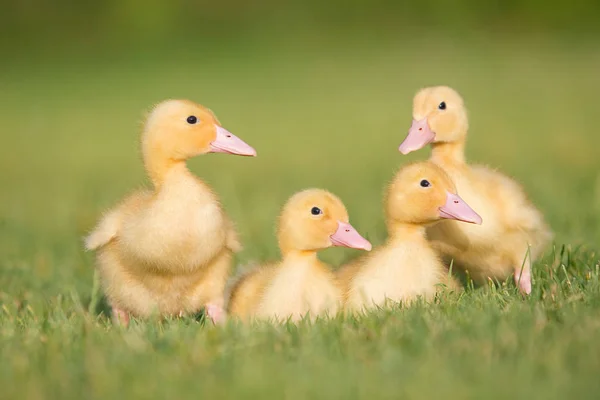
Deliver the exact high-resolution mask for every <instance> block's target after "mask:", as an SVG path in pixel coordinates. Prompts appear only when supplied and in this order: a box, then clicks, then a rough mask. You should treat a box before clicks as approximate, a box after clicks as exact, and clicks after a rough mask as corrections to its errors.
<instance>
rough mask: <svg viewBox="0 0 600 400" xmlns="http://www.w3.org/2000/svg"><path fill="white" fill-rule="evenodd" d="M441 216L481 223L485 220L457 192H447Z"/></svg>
mask: <svg viewBox="0 0 600 400" xmlns="http://www.w3.org/2000/svg"><path fill="white" fill-rule="evenodd" d="M440 217H442V218H447V219H455V220H458V221H463V222H470V223H472V224H477V225H481V223H482V222H483V220H482V219H481V216H480V215H479V214H477V213H476V212H475V211H474V210H473V209H472V208H471V207H469V205H468V204H467V203H465V201H464V200H463V199H461V198H460V196H459V195H457V194H452V193H450V192H446V204H444V205H443V206H442V207H440Z"/></svg>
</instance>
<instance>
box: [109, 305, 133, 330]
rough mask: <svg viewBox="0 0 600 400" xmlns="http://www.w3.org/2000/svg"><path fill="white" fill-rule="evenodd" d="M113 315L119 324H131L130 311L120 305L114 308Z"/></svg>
mask: <svg viewBox="0 0 600 400" xmlns="http://www.w3.org/2000/svg"><path fill="white" fill-rule="evenodd" d="M112 315H113V319H114V320H115V322H116V323H117V324H119V325H123V326H128V325H129V313H128V312H127V311H125V310H122V309H120V308H119V307H113V308H112Z"/></svg>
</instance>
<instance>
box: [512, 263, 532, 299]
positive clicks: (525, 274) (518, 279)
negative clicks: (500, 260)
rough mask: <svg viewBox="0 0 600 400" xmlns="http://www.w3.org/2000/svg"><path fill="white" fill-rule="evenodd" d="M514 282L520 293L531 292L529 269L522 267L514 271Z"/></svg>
mask: <svg viewBox="0 0 600 400" xmlns="http://www.w3.org/2000/svg"><path fill="white" fill-rule="evenodd" d="M515 284H516V285H517V287H518V288H519V290H520V291H521V293H525V294H530V293H531V271H530V270H529V269H523V271H522V272H521V270H520V269H519V270H517V271H515Z"/></svg>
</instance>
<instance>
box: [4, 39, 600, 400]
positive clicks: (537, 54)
mask: <svg viewBox="0 0 600 400" xmlns="http://www.w3.org/2000/svg"><path fill="white" fill-rule="evenodd" d="M310 43H312V42H310ZM377 43H379V45H378V46H376V47H373V46H371V44H370V43H367V41H362V42H361V41H357V42H354V43H350V42H348V43H346V44H344V45H343V46H340V45H338V44H337V43H333V42H327V41H323V42H321V43H320V44H318V45H316V44H315V45H314V46H311V45H299V44H298V43H297V42H292V43H286V42H284V41H283V40H282V41H280V43H279V44H277V42H275V44H273V46H271V47H265V48H263V49H262V50H261V49H260V46H254V47H251V48H248V49H241V48H233V49H229V50H230V51H228V50H227V49H220V50H218V51H217V50H215V49H208V50H206V51H205V53H202V49H198V48H192V49H190V50H189V51H187V52H181V51H176V50H174V51H172V52H170V53H159V52H156V54H149V53H141V52H140V53H139V54H132V55H124V56H123V55H122V56H118V57H117V56H114V57H113V58H104V59H101V57H96V58H85V57H83V56H81V57H57V58H55V59H47V60H45V61H35V62H33V61H31V62H24V61H21V62H16V61H15V62H13V63H12V64H6V65H5V66H4V67H3V69H2V71H1V72H2V73H1V74H0V103H1V104H2V118H1V121H2V129H1V132H2V133H1V138H2V141H1V144H0V188H1V190H0V268H1V270H0V271H1V272H0V303H1V306H0V307H1V309H0V360H2V362H0V387H1V388H2V390H1V393H2V394H1V395H0V397H1V398H7V399H8V398H20V399H38V398H90V399H94V398H110V397H111V396H117V397H123V398H124V397H128V398H252V397H256V398H276V399H277V398H286V399H300V398H339V399H351V398H380V397H381V398H383V397H386V398H424V399H425V398H438V397H441V396H445V397H447V398H452V399H454V398H456V399H465V398H515V397H518V398H529V399H530V398H541V399H550V398H557V399H558V398H567V397H573V398H595V397H597V392H598V390H599V389H600V381H599V380H598V371H599V370H600V341H598V337H600V336H599V335H600V283H599V280H600V261H599V259H600V257H599V255H598V251H599V250H600V246H599V243H600V229H599V227H600V159H599V158H598V148H599V146H600V135H598V132H597V127H598V126H599V123H600V119H599V113H598V109H597V107H598V97H597V94H598V93H599V92H600V80H599V79H597V71H598V70H600V48H598V47H597V46H587V45H585V44H578V45H577V46H574V45H573V46H567V45H565V44H558V43H553V42H550V41H533V40H529V41H528V40H523V41H522V42H509V41H502V42H501V41H497V40H495V41H485V42H484V41H480V42H478V41H477V40H471V41H470V42H460V41H453V40H451V39H443V38H438V39H436V40H417V41H414V42H412V44H410V45H409V44H407V43H404V42H401V43H393V44H387V43H386V42H377ZM334 44H335V45H334ZM440 83H444V84H449V85H451V86H454V87H455V88H457V89H458V90H459V91H460V92H461V93H462V94H463V95H464V97H465V99H466V102H467V105H468V107H469V110H470V119H471V135H470V137H469V142H468V155H469V158H470V159H471V160H473V161H477V162H485V163H487V164H490V165H493V166H497V167H499V168H500V169H501V170H503V171H504V172H506V173H508V174H510V175H512V176H514V177H516V178H517V179H518V180H519V181H521V182H522V183H523V184H524V185H525V187H526V188H527V191H528V193H529V194H530V196H531V198H532V199H533V200H534V202H535V203H536V204H537V205H538V206H539V207H540V208H541V209H542V210H543V212H544V213H545V215H546V217H547V219H548V221H549V222H550V224H551V226H552V227H553V229H554V231H555V232H556V244H555V246H554V248H553V249H549V250H548V253H547V254H546V256H545V257H544V258H543V259H542V260H540V261H539V262H538V263H536V264H535V271H534V278H535V283H534V289H533V293H532V295H531V296H530V297H529V298H526V299H524V298H522V297H521V296H519V295H518V294H517V292H516V290H515V288H514V285H513V284H512V283H508V284H506V285H504V286H501V287H499V288H497V289H496V288H479V289H468V290H467V291H466V292H465V293H464V294H462V295H461V296H449V297H447V298H443V299H441V300H440V301H439V302H437V303H436V304H432V305H420V306H415V307H413V308H410V309H395V310H381V311H380V312H376V313H373V314H371V315H368V316H365V317H361V318H358V319H353V318H348V319H342V318H338V319H336V320H333V321H318V322H317V323H315V324H314V325H311V324H309V323H301V324H299V325H298V326H293V325H286V326H280V327H275V326H269V325H255V326H251V327H242V326H237V325H235V324H230V325H227V326H225V327H212V326H209V325H204V324H203V323H202V321H196V320H192V319H185V320H173V321H166V322H163V323H159V322H135V323H133V324H132V326H131V327H130V328H128V329H120V328H118V327H115V326H113V325H112V324H111V323H110V322H109V321H108V320H107V319H106V318H105V317H104V316H103V315H97V314H96V313H91V314H90V313H88V311H87V309H88V305H89V302H90V299H91V293H92V281H93V279H92V277H93V270H94V269H93V255H92V254H87V253H84V252H83V251H82V243H81V238H82V236H83V235H84V234H85V233H86V232H87V231H88V230H89V229H91V228H92V226H93V225H94V223H95V222H96V221H97V219H98V218H99V216H100V213H101V212H102V211H103V210H104V209H106V208H108V207H110V206H111V205H113V204H114V203H115V202H116V201H118V200H119V199H120V198H121V197H122V196H123V195H124V194H125V193H127V192H128V191H129V190H131V189H133V188H135V187H138V186H139V185H142V184H143V183H144V180H145V177H144V171H143V169H142V165H141V162H140V158H139V153H138V149H137V140H138V139H137V138H138V131H139V122H140V120H141V117H142V111H143V110H144V109H147V108H148V107H149V106H150V105H151V104H152V103H154V102H157V101H160V100H162V99H164V98H167V97H188V98H191V99H194V100H196V101H199V102H202V103H204V104H206V105H208V106H209V107H211V108H212V109H213V110H214V111H215V112H216V114H217V115H218V117H219V118H220V120H221V122H222V123H223V124H224V126H225V127H227V128H228V129H229V130H231V131H232V132H234V133H235V134H236V135H238V136H240V137H241V138H243V139H244V140H246V141H247V142H248V143H250V144H252V145H253V146H254V147H255V148H256V149H257V150H258V153H259V156H258V157H257V158H256V159H246V158H241V157H237V158H236V157H230V156H224V155H215V156H207V157H202V158H199V159H197V160H193V161H192V162H191V167H192V169H193V170H194V171H195V172H196V173H197V174H198V175H200V176H201V177H203V178H205V179H206V180H207V181H208V182H209V183H210V184H211V185H213V187H214V188H215V189H216V190H217V192H218V193H219V194H220V196H221V198H222V201H223V203H224V206H225V208H226V209H227V211H228V213H229V214H230V215H231V216H232V218H233V219H234V220H235V221H236V222H237V224H238V226H239V231H240V234H241V236H242V239H243V242H244V245H245V249H244V250H243V251H242V252H241V254H240V255H239V257H238V260H237V261H238V262H239V263H245V262H250V261H260V260H267V259H272V258H275V257H277V256H278V251H277V247H276V242H275V238H274V236H273V233H274V220H275V216H276V215H277V213H278V211H279V208H280V207H281V205H282V204H283V202H284V201H285V200H286V198H287V197H288V196H289V195H291V194H292V193H294V192H295V191H298V190H301V189H303V188H306V187H313V186H316V187H323V188H327V189H329V190H331V191H333V192H334V193H336V194H338V195H339V196H340V197H341V198H342V199H343V200H344V201H345V204H346V206H347V207H348V210H349V213H350V218H351V221H352V223H353V224H354V225H355V226H356V227H357V228H358V230H359V231H360V232H362V233H365V234H366V236H367V237H368V238H369V239H370V240H372V241H373V242H374V244H380V243H381V242H382V241H383V239H384V237H385V229H384V223H383V220H382V209H381V193H382V189H383V187H384V184H385V183H386V182H387V181H388V180H389V179H390V178H391V176H392V174H393V172H394V170H395V169H396V168H398V167H399V166H400V165H402V164H404V163H406V162H407V161H409V160H416V159H423V158H426V157H427V152H424V151H422V152H419V153H417V154H414V155H411V156H409V157H403V156H401V155H400V154H399V153H398V151H397V146H398V144H399V143H400V141H401V140H402V138H403V137H404V134H405V133H406V131H407V129H408V126H409V124H410V119H411V117H410V103H411V101H412V96H413V94H414V92H415V91H416V90H417V89H418V88H419V87H421V86H425V85H431V84H440ZM499 240H501V238H499ZM356 254H357V253H355V252H353V251H349V250H348V251H347V250H342V249H332V250H328V251H325V252H323V254H322V258H323V259H325V260H326V261H328V262H331V263H332V264H333V265H335V266H339V265H340V264H341V263H342V262H343V261H344V260H347V259H349V258H351V257H353V256H355V255H356Z"/></svg>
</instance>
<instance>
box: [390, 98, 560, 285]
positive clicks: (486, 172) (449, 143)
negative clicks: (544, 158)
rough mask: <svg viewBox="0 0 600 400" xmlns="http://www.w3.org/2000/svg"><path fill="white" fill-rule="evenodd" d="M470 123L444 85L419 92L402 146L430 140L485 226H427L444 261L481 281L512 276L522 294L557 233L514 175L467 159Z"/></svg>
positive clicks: (403, 150)
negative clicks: (468, 161)
mask: <svg viewBox="0 0 600 400" xmlns="http://www.w3.org/2000/svg"><path fill="white" fill-rule="evenodd" d="M468 128H469V123H468V118H467V111H466V108H465V105H464V102H463V99H462V98H461V96H460V95H459V94H458V93H457V92H456V91H455V90H453V89H451V88H449V87H446V86H438V87H429V88H425V89H422V90H421V91H419V92H418V93H417V94H416V96H415V98H414V101H413V122H412V126H411V127H410V130H409V131H408V135H407V136H406V138H405V139H404V141H403V142H402V144H401V145H400V147H399V151H400V152H401V153H402V154H408V153H410V152H412V151H415V150H419V149H421V148H423V147H424V146H426V145H427V144H431V149H432V151H431V158H430V161H432V162H434V163H435V164H437V165H439V166H440V167H442V168H443V169H444V170H445V171H446V172H447V173H448V174H449V175H450V177H451V178H452V179H453V180H454V182H455V183H456V186H457V188H458V190H459V191H460V193H461V195H462V196H463V197H464V199H465V200H466V201H467V202H469V204H471V205H472V206H473V207H475V209H477V210H478V211H479V212H480V213H481V216H482V217H483V219H484V220H485V224H483V225H481V226H474V225H467V224H459V223H456V222H455V221H445V222H443V223H441V224H437V225H435V226H432V227H431V228H429V229H428V232H427V234H428V236H429V238H430V240H431V241H432V242H433V243H434V247H435V248H436V249H437V250H438V251H439V252H440V253H441V254H443V256H444V258H445V260H446V261H447V262H450V261H451V260H454V265H456V266H457V267H459V268H460V269H462V270H464V271H468V273H469V275H470V276H471V277H472V278H473V280H474V281H475V282H477V283H479V284H482V283H484V282H485V281H487V280H488V279H492V280H500V281H503V280H505V279H507V278H508V277H510V276H511V275H512V276H513V277H514V281H515V283H516V285H517V287H518V288H519V290H520V291H521V292H522V293H526V294H529V293H531V264H532V262H533V261H535V260H536V259H537V258H538V257H540V255H541V254H542V252H543V251H544V250H545V248H546V247H547V246H548V244H549V243H550V241H551V240H552V238H553V234H552V232H551V230H550V228H549V227H548V225H547V224H546V223H545V221H544V217H543V215H542V213H541V212H540V211H539V210H537V209H536V208H535V206H534V205H533V204H532V203H531V202H530V201H529V199H528V198H527V195H526V194H525V192H524V190H523V188H522V187H521V186H520V185H519V184H518V183H517V182H515V181H514V180H513V179H511V178H509V177H507V176H505V175H503V174H501V173H500V172H498V171H495V170H492V169H490V168H488V167H485V166H482V165H473V166H471V165H468V164H467V162H466V161H465V154H464V153H465V151H464V149H465V140H466V137H467V130H468Z"/></svg>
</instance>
